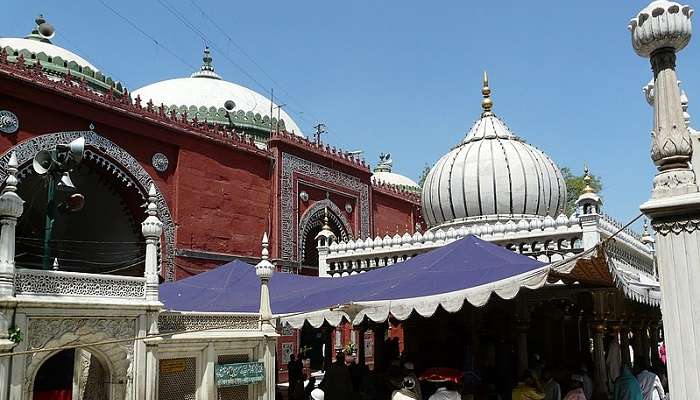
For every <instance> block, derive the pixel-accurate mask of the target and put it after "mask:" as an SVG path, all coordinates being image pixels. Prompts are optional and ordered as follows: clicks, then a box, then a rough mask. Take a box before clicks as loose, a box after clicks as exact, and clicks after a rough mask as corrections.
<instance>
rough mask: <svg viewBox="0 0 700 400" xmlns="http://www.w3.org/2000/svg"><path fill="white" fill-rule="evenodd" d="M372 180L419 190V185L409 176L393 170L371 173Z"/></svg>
mask: <svg viewBox="0 0 700 400" xmlns="http://www.w3.org/2000/svg"><path fill="white" fill-rule="evenodd" d="M372 182H376V183H387V184H389V185H396V186H401V187H405V188H409V189H414V190H420V186H418V184H417V183H416V182H415V181H414V180H413V179H411V178H409V177H407V176H403V175H400V174H397V173H394V172H386V171H378V172H374V173H373V174H372Z"/></svg>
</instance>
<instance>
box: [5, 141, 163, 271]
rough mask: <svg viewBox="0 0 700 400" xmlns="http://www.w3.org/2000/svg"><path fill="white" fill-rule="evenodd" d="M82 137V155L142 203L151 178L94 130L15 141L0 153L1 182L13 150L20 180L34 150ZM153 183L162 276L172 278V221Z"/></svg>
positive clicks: (132, 158)
mask: <svg viewBox="0 0 700 400" xmlns="http://www.w3.org/2000/svg"><path fill="white" fill-rule="evenodd" d="M81 136H82V137H84V138H85V156H86V157H89V158H91V159H94V160H95V161H96V162H97V164H98V165H101V166H102V167H103V168H105V169H106V170H108V171H110V172H112V173H113V174H116V175H117V177H118V178H120V180H121V182H122V183H123V185H124V187H125V188H131V189H132V190H136V191H137V192H138V194H139V195H140V196H141V198H142V199H143V200H144V202H145V201H146V198H147V195H148V188H149V187H150V185H151V184H152V183H155V182H154V181H153V178H151V176H150V175H149V174H148V172H147V171H146V170H145V169H144V168H143V166H142V165H141V163H139V161H138V160H136V159H135V158H134V157H133V156H132V155H131V154H129V152H127V151H126V150H124V149H123V148H121V147H120V146H118V145H117V144H116V143H114V142H112V141H111V140H109V139H107V138H106V137H104V136H101V135H99V134H98V133H96V132H94V131H65V132H55V133H48V134H45V135H40V136H35V137H33V138H31V139H27V140H25V141H23V142H20V143H18V144H17V145H15V146H14V147H12V148H11V149H9V150H8V151H7V152H5V153H4V154H3V155H2V156H0V182H4V181H5V178H6V177H7V163H8V161H9V160H10V154H12V152H15V153H16V155H17V161H18V163H19V170H20V173H19V179H20V181H21V179H22V178H23V177H24V176H26V175H27V174H28V173H30V169H29V166H30V165H31V162H32V160H33V158H34V155H35V154H36V153H37V152H39V151H41V150H49V149H51V148H53V147H54V146H56V145H57V144H60V143H68V142H70V141H72V140H74V139H77V138H79V137H81ZM154 186H155V188H156V192H157V193H156V199H157V200H156V204H157V206H158V218H159V219H160V220H161V221H162V222H163V236H164V237H165V246H163V247H165V249H164V250H165V251H164V255H165V271H163V272H164V273H163V277H164V278H165V279H166V280H168V281H172V280H174V279H175V259H174V255H175V223H174V221H173V218H172V214H171V213H170V208H169V207H168V204H167V202H166V200H165V197H164V196H163V193H162V192H161V191H160V188H159V187H158V185H154ZM144 218H145V214H144Z"/></svg>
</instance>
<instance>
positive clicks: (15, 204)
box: [0, 153, 24, 400]
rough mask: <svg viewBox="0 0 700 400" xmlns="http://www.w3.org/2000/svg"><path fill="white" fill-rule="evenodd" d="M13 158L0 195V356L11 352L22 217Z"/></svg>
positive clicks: (6, 383)
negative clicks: (17, 229) (18, 229)
mask: <svg viewBox="0 0 700 400" xmlns="http://www.w3.org/2000/svg"><path fill="white" fill-rule="evenodd" d="M16 174H17V157H16V156H15V153H12V155H11V156H10V161H9V162H8V164H7V179H6V180H5V188H4V189H3V191H2V195H0V353H7V352H10V351H12V348H13V347H14V346H15V343H14V342H13V341H12V340H10V332H9V330H10V329H11V328H12V321H13V317H14V312H15V310H14V307H15V299H14V296H15V286H14V279H15V227H16V226H17V218H19V216H20V215H22V211H23V210H24V201H23V200H22V199H21V198H20V197H19V195H17V193H15V192H16V191H17V177H16ZM10 375H11V374H10V357H1V358H0V400H7V399H8V398H9V391H10V380H11V378H10Z"/></svg>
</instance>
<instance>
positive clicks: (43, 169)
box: [32, 150, 53, 175]
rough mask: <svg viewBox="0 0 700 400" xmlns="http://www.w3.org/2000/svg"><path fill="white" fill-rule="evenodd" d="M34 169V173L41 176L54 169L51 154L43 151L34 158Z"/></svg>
mask: <svg viewBox="0 0 700 400" xmlns="http://www.w3.org/2000/svg"><path fill="white" fill-rule="evenodd" d="M32 167H33V168H34V171H35V172H36V173H37V174H39V175H45V174H46V173H47V172H49V170H50V169H51V167H53V161H52V160H51V152H50V151H48V150H42V151H40V152H38V153H36V155H35V156H34V160H33V161H32Z"/></svg>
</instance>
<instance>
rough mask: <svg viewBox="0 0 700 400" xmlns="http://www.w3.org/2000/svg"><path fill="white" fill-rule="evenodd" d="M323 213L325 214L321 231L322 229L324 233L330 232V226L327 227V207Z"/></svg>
mask: <svg viewBox="0 0 700 400" xmlns="http://www.w3.org/2000/svg"><path fill="white" fill-rule="evenodd" d="M323 213H324V214H325V216H324V217H323V228H321V229H323V230H324V231H330V230H331V226H330V225H328V207H324V208H323Z"/></svg>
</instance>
